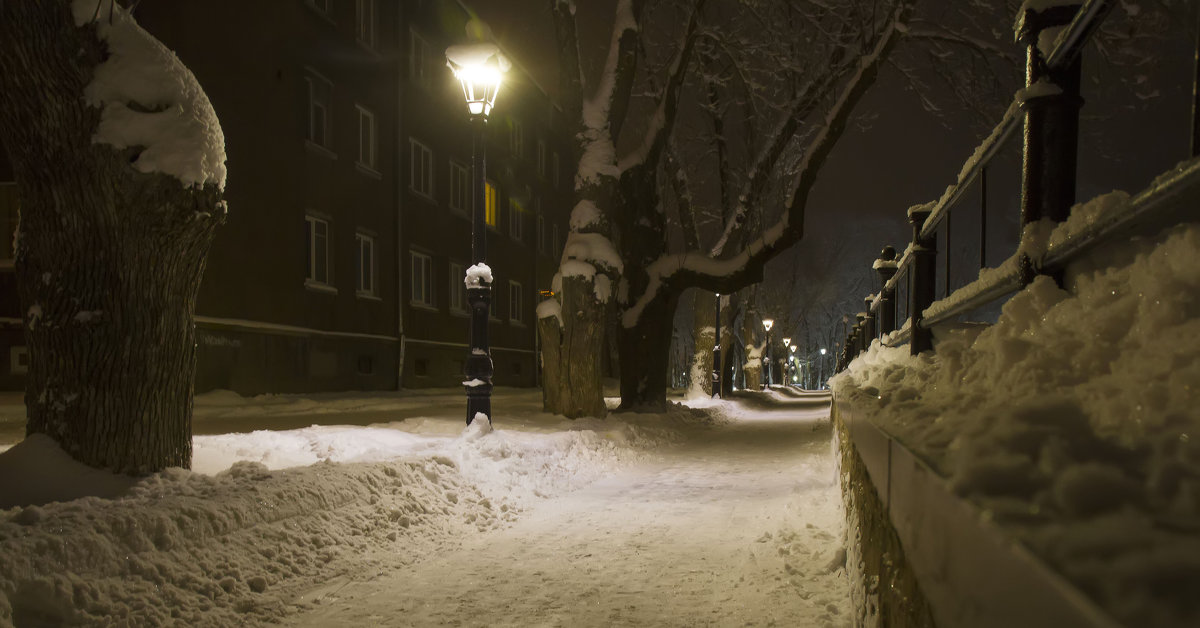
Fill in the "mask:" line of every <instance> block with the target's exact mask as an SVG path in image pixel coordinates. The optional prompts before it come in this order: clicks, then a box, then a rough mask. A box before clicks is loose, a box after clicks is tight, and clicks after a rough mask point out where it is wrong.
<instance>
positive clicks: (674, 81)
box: [614, 0, 707, 172]
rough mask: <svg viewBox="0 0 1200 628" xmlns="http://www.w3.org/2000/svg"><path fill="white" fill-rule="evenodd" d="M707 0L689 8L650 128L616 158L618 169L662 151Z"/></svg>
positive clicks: (651, 160)
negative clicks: (637, 143)
mask: <svg viewBox="0 0 1200 628" xmlns="http://www.w3.org/2000/svg"><path fill="white" fill-rule="evenodd" d="M706 1H707V0H698V1H697V2H696V6H695V8H694V9H693V10H692V15H691V17H690V18H689V20H688V26H687V29H686V30H685V31H684V34H683V42H682V44H681V45H680V47H679V52H678V53H676V55H675V58H674V59H673V60H672V62H671V68H670V71H669V73H668V77H667V84H666V86H665V87H664V88H663V93H662V96H661V97H660V98H659V101H658V107H657V108H656V109H655V111H654V114H653V116H652V117H651V120H650V128H649V129H647V131H646V135H645V138H644V139H643V140H642V144H641V145H640V146H638V148H637V149H636V150H634V151H633V152H632V153H630V154H628V155H626V156H625V157H623V158H621V160H620V161H619V162H618V164H617V169H618V170H620V171H621V172H624V171H626V170H628V169H630V168H633V167H637V166H640V165H652V164H654V163H655V162H656V161H657V158H658V155H659V154H660V153H661V152H662V149H663V146H665V144H666V141H667V136H668V135H669V134H670V132H671V128H672V127H673V125H674V121H675V118H676V117H677V116H678V114H679V92H680V90H681V89H682V88H683V79H684V75H685V74H686V73H687V68H688V63H689V62H690V61H691V57H692V51H693V50H694V49H695V47H696V31H697V26H698V24H699V18H700V11H701V9H703V8H704V3H705V2H706ZM614 135H615V134H614Z"/></svg>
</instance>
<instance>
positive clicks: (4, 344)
mask: <svg viewBox="0 0 1200 628" xmlns="http://www.w3.org/2000/svg"><path fill="white" fill-rule="evenodd" d="M135 15H136V17H137V18H138V20H139V22H140V23H141V24H142V25H143V26H144V27H145V28H146V29H147V30H149V31H150V32H151V33H153V34H154V35H155V36H156V37H158V38H159V39H160V40H162V41H163V42H164V43H165V44H166V45H167V46H168V47H170V48H171V49H173V50H175V52H176V53H177V54H178V56H179V57H180V59H182V60H183V62H184V63H185V64H186V65H187V66H188V67H189V68H190V69H191V70H192V72H193V73H194V74H195V75H196V77H197V79H198V80H199V82H200V84H201V85H202V86H203V87H204V88H205V91H206V92H207V94H208V96H209V99H210V100H211V101H212V103H213V106H214V108H215V109H216V111H217V114H218V116H219V118H220V120H221V123H222V127H223V129H224V132H225V140H226V153H227V157H228V167H229V179H228V184H227V188H226V199H227V200H228V203H229V218H228V221H227V223H226V225H225V226H223V227H222V228H221V229H220V230H219V231H218V233H217V236H216V240H215V242H214V244H213V248H212V251H211V253H210V255H209V258H208V269H207V271H206V274H205V277H204V281H203V284H202V285H201V290H200V296H199V299H198V302H197V317H196V325H197V340H198V344H199V351H198V368H197V377H196V389H197V391H206V390H212V389H218V388H224V389H232V390H235V391H238V392H240V393H243V394H256V393H263V392H310V391H336V390H389V389H395V388H397V387H427V386H453V385H458V384H459V383H460V382H461V381H462V363H463V361H464V358H465V355H466V352H467V336H468V319H467V312H466V302H465V288H464V287H463V284H462V280H461V277H462V271H463V270H464V269H465V268H466V266H469V265H470V219H469V211H468V207H469V203H470V202H471V200H470V196H469V194H470V180H471V179H470V177H471V172H470V164H471V138H470V132H469V128H468V120H467V114H466V107H465V105H464V104H463V102H462V97H461V91H460V90H459V89H458V85H457V82H456V81H454V79H453V77H452V75H451V73H450V71H449V69H448V68H446V65H445V58H444V53H443V51H444V50H445V48H446V46H448V45H451V44H453V43H460V42H461V41H463V40H464V39H465V26H466V23H467V21H468V19H469V18H470V15H471V13H470V9H469V7H468V6H466V5H465V4H463V3H462V2H457V1H455V0H420V1H414V0H273V1H271V2H239V1H236V0H206V1H203V2H202V1H200V0H178V1H176V2H171V3H142V4H139V5H138V7H137V9H136V14H135ZM216 42H220V43H216ZM516 61H517V63H516V64H514V71H513V72H511V73H510V74H509V76H507V77H506V79H507V81H506V83H505V85H504V87H503V88H502V91H501V94H500V98H499V100H498V102H497V106H496V108H495V110H494V111H493V113H492V115H491V123H490V125H489V136H488V169H487V179H488V188H487V189H488V195H487V198H488V209H487V215H488V222H489V259H488V261H489V264H491V265H492V267H493V268H494V269H495V274H496V281H495V284H494V293H495V298H494V306H493V318H492V325H491V329H490V333H491V337H492V345H493V356H494V360H495V362H496V378H495V379H496V383H497V384H499V385H516V386H529V385H535V384H536V381H537V373H536V368H535V366H536V363H537V361H536V342H537V339H536V333H535V331H536V328H535V324H534V313H533V310H534V304H535V299H536V296H537V291H538V290H541V289H547V288H548V287H549V283H550V277H551V276H552V274H553V272H554V268H555V266H556V265H557V258H558V253H559V251H560V250H561V245H562V241H563V239H565V234H566V220H567V214H568V213H569V210H570V207H569V203H570V198H571V193H570V190H571V186H572V182H571V180H570V178H571V176H570V173H568V172H567V169H566V167H565V163H566V160H565V158H566V155H567V154H568V151H569V147H570V145H569V143H568V141H569V136H568V133H567V131H566V130H565V129H568V128H569V126H568V125H567V124H566V123H565V121H564V120H563V119H562V115H561V112H559V111H558V109H556V108H555V106H554V105H553V103H552V102H551V101H550V99H549V97H548V96H547V95H546V93H545V92H544V90H542V89H540V88H539V87H538V85H537V84H536V82H535V81H534V80H533V79H531V78H529V77H528V76H526V75H525V74H524V73H523V72H522V71H521V70H520V63H519V59H517V60H516ZM11 178H12V177H11V173H10V172H9V169H7V168H6V164H5V163H3V162H2V161H0V227H4V226H5V223H4V221H5V220H9V221H10V223H12V222H15V221H14V220H13V218H14V217H15V214H16V211H15V208H16V205H17V204H18V201H17V199H16V194H15V192H14V191H13V190H15V188H14V187H13V186H12V185H6V184H5V181H8V180H11ZM6 239H7V238H6ZM9 248H11V245H9ZM6 252H7V253H8V258H4V255H3V254H5V253H6ZM11 268H12V262H11V251H9V250H8V249H6V248H3V247H0V291H3V294H4V295H6V296H5V297H4V298H3V299H0V350H2V351H4V355H5V356H6V357H7V359H6V360H4V361H3V363H0V369H3V370H0V386H3V387H5V388H18V387H20V386H21V385H23V382H22V381H21V380H22V377H21V368H22V367H21V365H22V364H24V363H25V362H22V361H23V360H24V361H27V360H28V357H27V355H26V354H24V353H23V351H24V347H23V339H22V338H21V334H20V317H19V313H18V312H15V311H14V312H10V311H9V310H10V309H12V310H15V309H17V306H16V305H15V302H16V298H15V289H14V286H15V281H13V274H12V271H11ZM10 296H11V298H9V297H10ZM10 305H11V307H10Z"/></svg>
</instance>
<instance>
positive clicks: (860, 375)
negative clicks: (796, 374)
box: [832, 224, 1200, 627]
mask: <svg viewBox="0 0 1200 628" xmlns="http://www.w3.org/2000/svg"><path fill="white" fill-rule="evenodd" d="M1095 263H1096V264H1097V267H1096V268H1095V269H1093V270H1080V272H1079V274H1078V275H1077V276H1076V277H1075V291H1074V294H1069V293H1067V292H1064V291H1063V290H1061V289H1059V288H1058V287H1057V286H1056V285H1055V284H1054V283H1053V281H1051V280H1050V279H1049V278H1047V277H1039V278H1038V279H1037V280H1036V281H1035V282H1034V283H1033V284H1032V285H1030V286H1029V287H1027V288H1026V289H1024V290H1023V291H1021V292H1019V293H1018V294H1017V295H1016V296H1014V297H1013V298H1012V299H1011V300H1010V301H1009V302H1008V303H1006V304H1005V306H1004V308H1003V313H1002V315H1001V317H1000V319H999V321H998V322H997V323H996V324H995V325H993V326H990V327H988V328H986V329H983V330H980V329H979V328H978V327H975V328H959V329H951V330H948V331H947V330H942V331H939V332H938V333H937V338H936V344H935V349H936V351H935V352H934V353H926V354H922V355H920V356H910V355H909V354H908V348H907V347H899V348H895V349H888V348H884V347H882V346H881V345H879V344H878V343H876V344H874V345H873V346H872V348H871V350H870V351H868V352H866V353H865V354H864V355H862V356H860V357H859V358H858V359H856V360H855V361H854V362H852V363H851V365H850V367H849V369H848V370H847V371H846V372H844V373H842V374H840V375H839V376H837V377H836V378H834V380H833V381H832V384H833V387H834V390H835V391H836V393H837V394H838V396H839V399H844V400H846V401H848V402H850V403H853V404H855V407H856V408H859V407H861V408H863V409H864V411H869V412H870V413H871V414H872V416H873V419H872V420H873V422H875V423H877V424H879V425H880V426H881V427H882V428H883V429H884V430H885V431H887V432H889V433H891V434H892V435H894V436H895V437H896V438H897V439H899V440H900V441H902V442H904V443H905V444H906V445H907V446H908V447H910V448H911V449H913V450H914V451H915V452H916V453H918V454H919V455H920V456H922V457H924V458H925V459H927V460H929V461H930V463H931V464H933V465H934V466H935V467H937V468H938V469H939V470H940V471H941V472H942V473H943V474H945V475H947V476H948V477H949V478H950V480H951V482H952V484H953V486H954V488H955V490H956V491H957V492H958V493H960V494H962V495H964V496H967V497H969V498H971V499H972V500H974V501H976V502H977V503H978V504H979V505H980V507H981V508H982V509H983V510H984V512H985V513H986V514H985V516H988V517H991V518H992V519H994V520H996V521H997V522H999V523H1001V524H1002V525H1005V526H1006V527H1007V529H1008V530H1010V531H1011V532H1012V533H1013V534H1014V535H1015V536H1017V537H1018V538H1019V539H1020V540H1021V541H1023V542H1024V543H1026V544H1027V545H1029V546H1030V547H1031V548H1033V549H1034V550H1035V551H1036V552H1038V553H1040V554H1041V555H1042V556H1043V558H1044V559H1046V560H1047V561H1048V562H1049V563H1050V564H1052V565H1054V566H1055V567H1056V568H1057V569H1058V570H1060V571H1061V572H1062V573H1063V574H1064V575H1066V576H1067V577H1068V578H1069V579H1071V580H1073V581H1074V582H1075V583H1076V584H1077V585H1078V586H1079V587H1080V588H1081V589H1082V590H1083V591H1085V592H1086V593H1088V594H1089V595H1091V596H1092V597H1093V598H1095V599H1096V601H1097V602H1098V603H1099V604H1100V605H1101V606H1103V607H1105V608H1106V609H1107V610H1108V612H1110V613H1111V614H1112V615H1113V616H1115V617H1116V618H1117V619H1118V620H1121V621H1123V622H1126V623H1128V625H1137V626H1163V627H1165V626H1183V625H1200V606H1198V605H1196V604H1195V603H1194V602H1193V598H1194V591H1195V588H1196V587H1197V586H1200V442H1198V440H1197V439H1198V436H1197V435H1198V434H1200V275H1197V273H1196V272H1195V268H1196V267H1197V265H1200V225H1196V224H1190V225H1182V226H1179V227H1176V228H1173V229H1171V230H1169V231H1168V232H1166V233H1165V234H1163V235H1162V236H1161V237H1159V238H1157V239H1147V240H1141V241H1135V242H1133V243H1130V244H1127V245H1124V248H1120V249H1114V250H1112V251H1109V252H1108V253H1107V254H1106V257H1105V258H1103V259H1102V260H1100V261H1098V262H1095Z"/></svg>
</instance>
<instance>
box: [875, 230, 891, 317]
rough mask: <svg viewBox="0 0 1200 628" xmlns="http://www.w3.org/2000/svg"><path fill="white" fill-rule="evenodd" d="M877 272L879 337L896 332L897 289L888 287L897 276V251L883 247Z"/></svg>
mask: <svg viewBox="0 0 1200 628" xmlns="http://www.w3.org/2000/svg"><path fill="white" fill-rule="evenodd" d="M875 272H876V273H878V274H879V314H878V318H879V335H880V336H884V335H886V334H890V333H892V332H894V331H896V288H895V286H893V287H891V288H889V287H888V282H889V281H891V280H892V277H894V276H895V275H896V249H894V248H892V247H890V246H885V247H883V251H882V252H880V253H879V262H878V263H876V264H875Z"/></svg>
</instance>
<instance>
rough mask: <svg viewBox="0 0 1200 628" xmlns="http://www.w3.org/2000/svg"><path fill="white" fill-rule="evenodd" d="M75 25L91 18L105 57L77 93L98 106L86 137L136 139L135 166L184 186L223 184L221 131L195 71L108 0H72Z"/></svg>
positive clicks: (114, 142)
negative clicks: (93, 125) (91, 132)
mask: <svg viewBox="0 0 1200 628" xmlns="http://www.w3.org/2000/svg"><path fill="white" fill-rule="evenodd" d="M71 10H72V12H73V14H74V17H75V25H76V26H79V27H82V26H84V25H93V26H94V27H95V29H96V35H97V36H98V37H99V38H100V40H101V41H103V42H104V43H105V45H106V46H107V49H108V57H107V58H106V59H105V60H104V62H103V63H101V64H100V65H98V66H96V71H95V75H94V76H93V77H92V81H91V82H90V83H88V85H87V87H85V88H84V98H85V99H86V100H87V103H88V104H89V105H91V106H93V107H97V108H100V109H102V110H103V111H102V112H101V114H100V124H99V126H98V127H97V129H96V133H95V135H94V136H93V137H92V141H93V142H94V143H97V144H109V145H111V146H113V147H114V148H117V149H119V150H120V149H126V148H130V147H141V149H142V151H141V152H140V153H139V154H138V157H137V159H136V160H134V162H133V166H134V168H137V169H138V171H140V172H146V173H151V172H161V173H163V174H167V175H170V176H172V177H175V178H177V179H179V180H180V181H181V182H182V183H183V184H184V185H185V186H189V187H190V186H197V187H198V186H203V185H207V184H210V183H211V184H214V185H216V186H217V187H218V188H220V189H224V188H225V174H226V171H225V135H224V133H223V132H222V131H221V123H220V122H219V121H218V120H217V114H216V112H214V111H213V108H212V104H211V103H210V102H209V101H208V96H207V95H205V93H204V90H203V89H202V88H201V87H200V84H199V83H197V82H196V77H195V76H193V75H192V73H191V71H190V70H188V69H187V67H186V66H184V65H183V62H181V61H180V60H179V58H178V57H176V56H175V53H173V52H171V51H170V50H168V49H167V48H166V47H165V46H163V45H162V43H161V42H159V41H158V40H157V39H155V38H154V37H153V36H151V35H150V34H149V33H147V32H146V31H144V30H142V28H141V27H140V26H138V24H137V22H136V21H135V20H134V19H133V16H131V15H130V14H129V12H128V11H127V10H126V9H124V8H122V7H121V6H120V5H119V4H117V3H116V2H115V1H114V0H109V1H108V2H103V1H100V0H74V2H73V3H72V5H71Z"/></svg>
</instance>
